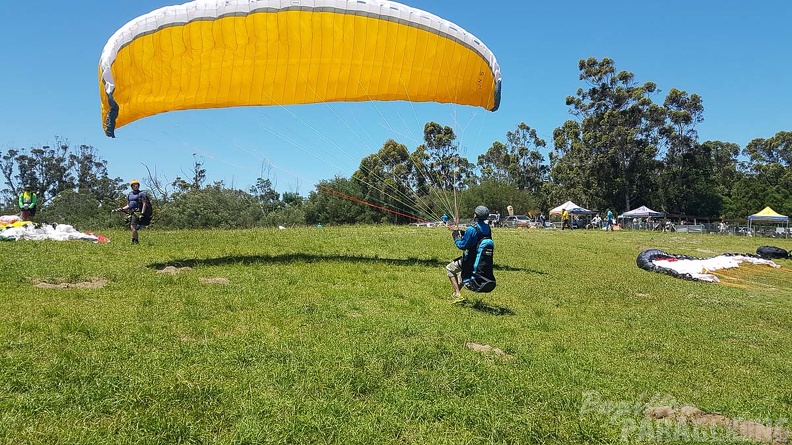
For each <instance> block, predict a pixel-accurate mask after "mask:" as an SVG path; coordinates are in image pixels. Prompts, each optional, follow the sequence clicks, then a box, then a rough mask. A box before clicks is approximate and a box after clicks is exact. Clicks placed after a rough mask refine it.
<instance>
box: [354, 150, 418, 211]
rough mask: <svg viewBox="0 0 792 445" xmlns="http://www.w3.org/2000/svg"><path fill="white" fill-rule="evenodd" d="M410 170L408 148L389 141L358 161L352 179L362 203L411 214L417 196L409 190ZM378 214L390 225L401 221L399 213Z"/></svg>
mask: <svg viewBox="0 0 792 445" xmlns="http://www.w3.org/2000/svg"><path fill="white" fill-rule="evenodd" d="M412 171H413V169H412V168H411V159H410V153H409V151H408V150H407V147H406V146H405V145H404V144H400V143H398V142H396V141H394V140H393V139H389V140H387V141H385V143H384V144H383V145H382V147H381V148H380V149H379V151H378V152H377V153H374V154H371V155H369V156H367V157H365V158H363V159H362V160H361V161H360V165H359V167H358V170H357V171H355V173H354V174H353V175H352V180H353V181H355V182H356V183H357V184H358V186H359V187H360V190H361V193H362V195H363V196H362V199H363V200H364V201H365V202H368V203H372V204H375V205H378V206H385V207H386V208H388V209H391V210H395V211H397V212H399V213H406V214H413V213H414V212H415V211H416V209H415V208H416V206H417V204H416V199H417V197H416V195H415V193H413V191H412V189H411V187H410V183H411V179H410V173H411V172H412ZM381 213H382V216H383V217H384V218H387V219H388V220H390V221H391V222H403V220H404V217H403V216H400V215H399V213H385V212H381Z"/></svg>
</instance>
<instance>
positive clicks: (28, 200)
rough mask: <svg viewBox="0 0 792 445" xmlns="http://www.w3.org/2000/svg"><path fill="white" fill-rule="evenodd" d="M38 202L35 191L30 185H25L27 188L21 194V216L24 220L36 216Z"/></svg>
mask: <svg viewBox="0 0 792 445" xmlns="http://www.w3.org/2000/svg"><path fill="white" fill-rule="evenodd" d="M37 203H38V196H37V195H36V192H34V191H33V187H31V186H30V185H26V186H25V190H24V191H22V193H20V194H19V209H20V210H21V215H20V216H21V218H22V220H23V221H30V220H32V219H33V217H34V216H36V204H37Z"/></svg>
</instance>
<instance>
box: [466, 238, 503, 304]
mask: <svg viewBox="0 0 792 445" xmlns="http://www.w3.org/2000/svg"><path fill="white" fill-rule="evenodd" d="M473 228H475V229H476V231H477V232H478V234H479V240H478V243H477V245H476V249H475V250H472V251H470V252H468V256H467V258H465V261H463V264H462V284H463V285H464V286H465V287H466V288H467V289H468V290H471V291H473V292H492V290H493V289H495V274H494V273H493V253H494V252H495V242H494V241H492V236H490V235H484V234H483V233H482V232H481V230H480V229H479V228H478V227H477V226H475V225H474V226H473Z"/></svg>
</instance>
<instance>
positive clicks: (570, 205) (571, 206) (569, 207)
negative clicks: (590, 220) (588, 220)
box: [550, 201, 597, 215]
mask: <svg viewBox="0 0 792 445" xmlns="http://www.w3.org/2000/svg"><path fill="white" fill-rule="evenodd" d="M564 210H566V211H567V212H569V213H572V214H578V215H593V214H595V213H597V212H595V211H593V210H588V209H585V208H583V207H580V206H579V205H577V204H575V203H574V202H572V201H567V202H565V203H563V204H561V205H560V206H558V207H556V208H554V209H553V210H550V214H551V215H560V214H561V212H563V211H564Z"/></svg>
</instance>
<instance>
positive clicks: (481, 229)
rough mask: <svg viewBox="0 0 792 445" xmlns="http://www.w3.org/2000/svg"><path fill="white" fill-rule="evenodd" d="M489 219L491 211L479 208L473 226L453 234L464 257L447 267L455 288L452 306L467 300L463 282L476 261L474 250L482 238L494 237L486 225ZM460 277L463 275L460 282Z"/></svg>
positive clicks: (483, 207)
mask: <svg viewBox="0 0 792 445" xmlns="http://www.w3.org/2000/svg"><path fill="white" fill-rule="evenodd" d="M488 217H489V209H488V208H487V207H485V206H478V207H476V210H475V211H474V213H473V224H472V225H471V226H470V227H468V228H467V230H465V232H464V233H462V232H461V231H460V230H454V231H453V232H452V234H453V236H454V244H455V245H456V247H457V248H458V249H460V250H463V251H464V252H463V253H462V256H460V257H459V258H456V259H455V260H454V261H451V262H450V263H448V265H446V268H445V269H446V275H448V279H449V280H451V286H452V287H453V288H454V294H453V295H452V298H453V301H452V302H451V303H452V304H458V303H464V302H465V301H466V300H465V298H464V297H463V296H462V292H461V285H460V283H461V282H464V280H465V279H466V278H469V277H467V276H465V275H466V274H467V273H470V271H472V269H473V268H472V264H470V263H471V262H472V261H475V253H474V250H475V248H476V246H477V245H478V242H479V240H480V239H481V238H486V237H490V238H491V237H492V230H491V229H490V226H489V224H487V223H486V221H487V218H488ZM460 275H462V277H461V280H460Z"/></svg>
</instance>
